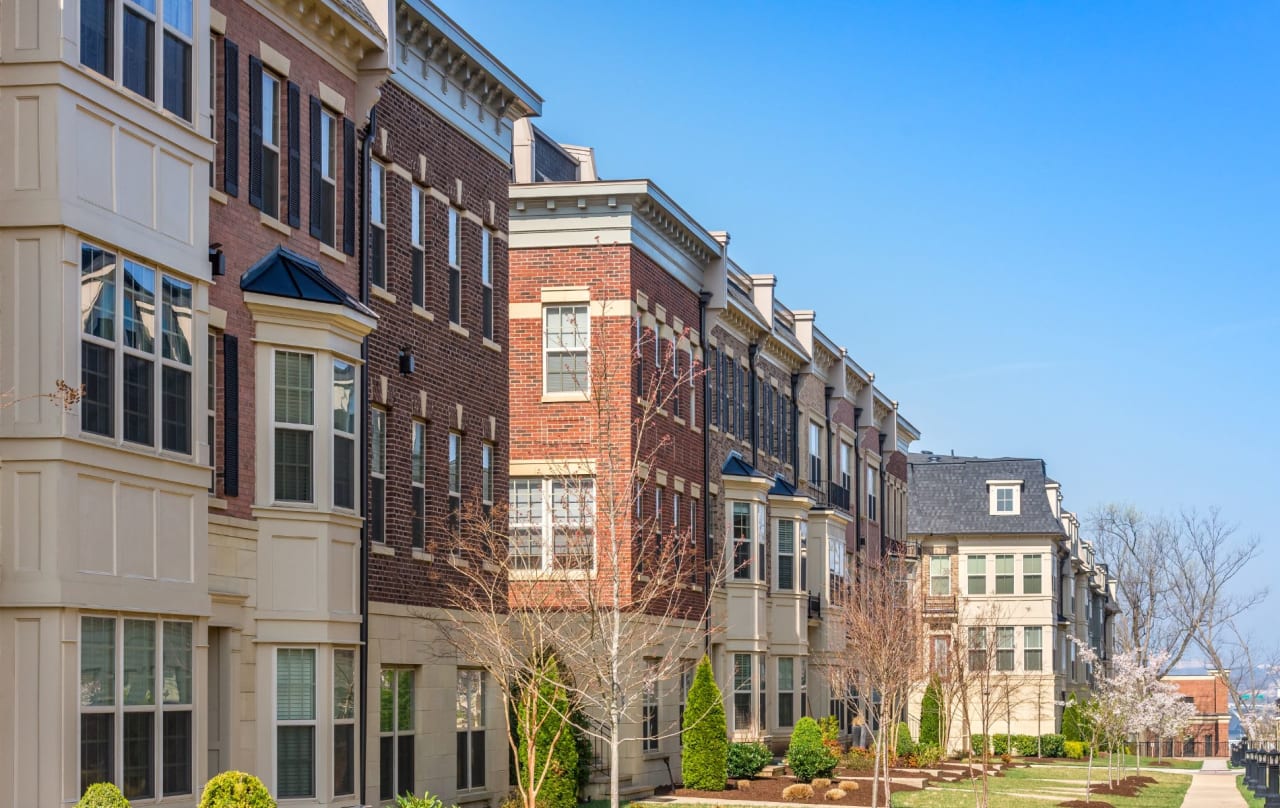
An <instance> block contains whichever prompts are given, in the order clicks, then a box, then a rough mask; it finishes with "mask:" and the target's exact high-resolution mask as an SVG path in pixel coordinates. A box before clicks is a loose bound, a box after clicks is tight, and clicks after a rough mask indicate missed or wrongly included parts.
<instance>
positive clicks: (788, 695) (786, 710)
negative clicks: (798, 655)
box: [778, 657, 796, 727]
mask: <svg viewBox="0 0 1280 808" xmlns="http://www.w3.org/2000/svg"><path fill="white" fill-rule="evenodd" d="M795 690H796V661H795V659H794V658H793V657H778V726H779V727H790V726H794V725H795V723H796V713H795V709H796V707H795V705H796V693H795Z"/></svg>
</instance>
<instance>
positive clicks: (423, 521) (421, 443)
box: [409, 421, 427, 550]
mask: <svg viewBox="0 0 1280 808" xmlns="http://www.w3.org/2000/svg"><path fill="white" fill-rule="evenodd" d="M409 465H410V467H411V468H410V471H411V485H410V487H411V488H412V489H413V491H412V495H413V531H412V536H411V537H410V540H411V541H412V543H413V548H414V549H415V550H423V549H426V546H427V425H426V424H424V423H422V422H421V421H414V422H413V440H412V443H411V446H410V458H409Z"/></svg>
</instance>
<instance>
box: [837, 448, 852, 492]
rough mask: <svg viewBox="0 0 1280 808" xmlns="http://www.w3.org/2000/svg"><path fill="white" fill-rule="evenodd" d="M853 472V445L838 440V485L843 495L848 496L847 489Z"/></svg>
mask: <svg viewBox="0 0 1280 808" xmlns="http://www.w3.org/2000/svg"><path fill="white" fill-rule="evenodd" d="M852 472H853V447H852V446H850V445H849V444H847V443H845V442H844V441H840V487H841V488H843V489H844V490H845V496H848V494H849V490H850V488H851V486H852V485H853V479H852V477H851V476H850V475H851V474H852Z"/></svg>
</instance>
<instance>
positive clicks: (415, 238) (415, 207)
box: [409, 185, 427, 309]
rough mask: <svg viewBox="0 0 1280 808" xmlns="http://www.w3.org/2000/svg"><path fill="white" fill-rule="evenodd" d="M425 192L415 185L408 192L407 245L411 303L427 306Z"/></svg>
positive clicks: (422, 306)
mask: <svg viewBox="0 0 1280 808" xmlns="http://www.w3.org/2000/svg"><path fill="white" fill-rule="evenodd" d="M424 196H425V194H424V193H423V191H422V189H421V188H419V187H418V186H417V185H415V186H413V188H412V190H411V191H410V192H409V245H410V252H411V253H412V254H413V305H415V306H417V307H418V308H422V309H425V308H426V307H427V251H426V241H425V239H424V237H423V233H424V232H425V230H426V228H425V223H424V218H425V216H426V212H427V207H426V201H425V199H424Z"/></svg>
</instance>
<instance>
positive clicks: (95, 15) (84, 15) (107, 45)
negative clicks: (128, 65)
mask: <svg viewBox="0 0 1280 808" xmlns="http://www.w3.org/2000/svg"><path fill="white" fill-rule="evenodd" d="M115 9H116V3H115V0H80V64H82V65H84V66H85V67H87V68H89V69H90V70H92V71H94V72H95V73H101V74H102V75H104V76H106V77H107V78H113V77H114V76H115V32H116V25H115Z"/></svg>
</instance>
